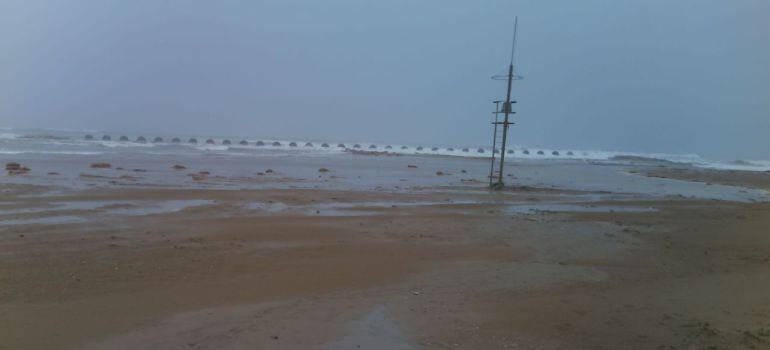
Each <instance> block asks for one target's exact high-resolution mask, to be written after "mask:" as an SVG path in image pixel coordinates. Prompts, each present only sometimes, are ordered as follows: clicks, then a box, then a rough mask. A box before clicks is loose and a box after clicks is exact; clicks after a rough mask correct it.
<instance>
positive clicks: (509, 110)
mask: <svg viewBox="0 0 770 350" xmlns="http://www.w3.org/2000/svg"><path fill="white" fill-rule="evenodd" d="M518 22H519V18H518V17H514V22H513V43H512V44H511V61H510V63H509V64H508V74H507V75H506V76H504V77H501V76H494V77H492V79H499V80H502V79H501V78H503V79H507V80H508V90H507V93H506V95H505V102H504V103H503V109H502V111H500V110H499V108H497V111H496V112H495V116H497V114H499V113H503V114H504V116H505V117H504V119H503V121H502V122H498V121H497V117H495V122H494V123H493V124H495V136H494V138H493V143H496V142H497V140H496V139H497V125H498V124H502V126H503V135H502V144H501V147H500V162H499V166H498V169H497V174H495V171H494V165H495V156H494V154H495V148H493V149H492V172H491V173H490V174H489V176H490V186H491V187H495V188H501V187H503V186H505V185H504V183H503V168H504V166H505V147H506V144H507V142H508V126H509V125H510V124H513V123H511V122H510V121H509V120H510V115H511V114H515V113H516V112H514V111H513V104H514V103H516V101H511V88H512V87H513V81H514V80H519V79H522V78H523V77H521V76H517V75H515V74H514V70H513V58H514V54H515V53H516V35H517V31H518V25H519V23H518ZM495 175H497V182H496V183H493V181H492V180H493V179H494V177H495Z"/></svg>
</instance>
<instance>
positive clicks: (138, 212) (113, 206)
mask: <svg viewBox="0 0 770 350" xmlns="http://www.w3.org/2000/svg"><path fill="white" fill-rule="evenodd" d="M214 203H215V202H214V201H213V200H208V199H190V200H171V201H160V202H145V201H70V202H57V203H55V206H53V207H35V208H22V209H18V210H12V211H4V212H3V214H5V213H8V214H11V215H12V214H29V213H32V214H34V213H45V212H51V213H52V214H54V215H48V216H40V217H34V218H21V219H7V220H6V219H3V218H2V216H0V226H14V225H32V224H38V225H55V224H67V223H78V222H86V221H89V220H98V219H100V218H101V217H100V216H96V217H94V216H90V215H92V214H93V213H88V215H83V216H78V215H55V213H56V212H59V211H66V210H97V211H98V213H97V215H99V214H103V215H111V216H143V215H153V214H163V213H173V212H178V211H181V210H184V209H186V208H192V207H199V206H204V205H211V204H214Z"/></svg>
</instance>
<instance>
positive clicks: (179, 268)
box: [0, 153, 770, 350]
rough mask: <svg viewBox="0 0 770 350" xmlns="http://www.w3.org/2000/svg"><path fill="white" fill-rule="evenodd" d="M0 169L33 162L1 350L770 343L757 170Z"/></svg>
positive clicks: (265, 163)
mask: <svg viewBox="0 0 770 350" xmlns="http://www.w3.org/2000/svg"><path fill="white" fill-rule="evenodd" d="M0 161H2V162H3V164H5V163H9V162H18V163H20V166H26V167H28V168H29V169H30V170H29V171H27V172H23V173H21V174H14V175H5V174H4V175H2V176H0V340H1V341H0V349H9V350H10V349H14V350H16V349H332V350H334V349H762V348H770V298H769V297H768V295H770V235H768V228H769V227H770V202H769V201H768V200H770V196H769V195H768V192H767V191H768V190H770V186H768V184H770V181H769V180H768V178H770V174H769V173H766V172H742V171H719V170H704V169H699V168H696V167H692V166H689V165H681V166H679V165H675V164H671V163H669V162H666V163H660V164H650V163H649V162H618V163H596V162H591V161H576V160H573V161H570V160H563V161H560V160H548V161H538V160H515V161H513V162H512V163H511V165H510V167H509V168H508V169H509V171H510V174H506V176H505V179H506V181H507V183H508V184H509V187H508V188H506V189H505V190H503V191H490V190H488V187H487V178H486V177H485V176H486V172H487V171H488V169H489V168H488V161H487V160H486V159H474V158H457V157H429V156H420V155H398V156H394V155H373V154H355V153H340V154H333V155H317V154H312V155H307V154H289V155H282V156H276V157H254V158H243V157H237V156H233V157H222V156H218V155H217V156H208V157H200V156H192V155H189V156H180V155H173V156H172V155H158V154H153V155H149V154H138V153H128V154H125V155H121V156H120V157H115V156H114V155H112V156H110V157H104V156H99V155H87V154H83V155H53V154H43V155H40V154H35V155H24V154H0ZM97 163H109V164H108V165H109V166H107V165H98V166H94V164H97ZM175 165H178V166H177V167H175Z"/></svg>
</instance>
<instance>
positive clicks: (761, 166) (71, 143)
mask: <svg viewBox="0 0 770 350" xmlns="http://www.w3.org/2000/svg"><path fill="white" fill-rule="evenodd" d="M351 153H353V154H362V155H363V154H390V155H410V156H422V157H431V156H434V157H456V158H474V159H489V158H490V157H492V156H493V155H494V156H499V152H498V151H497V150H493V149H492V148H491V147H488V146H481V145H452V146H447V145H441V146H438V145H430V144H397V143H376V142H365V141H351V140H326V141H318V140H286V139H271V138H261V139H258V138H228V137H221V136H211V135H209V136H207V135H149V134H136V133H120V132H98V131H78V130H46V129H10V128H0V155H5V156H13V155H21V156H33V155H49V156H50V155H62V156H91V157H95V156H98V157H100V158H111V157H123V156H130V155H134V156H136V155H146V156H153V155H155V156H180V157H189V156H225V157H246V158H248V157H253V158H262V159H264V158H269V157H296V156H302V157H313V156H318V157H325V156H330V155H335V154H351ZM505 157H506V159H509V160H512V161H516V160H524V161H526V160H543V161H549V160H554V161H591V162H600V163H608V164H625V163H628V162H634V161H637V162H638V161H644V160H648V161H659V162H668V163H679V164H687V165H692V166H695V167H700V168H710V169H724V170H743V171H770V160H734V161H716V160H709V159H706V158H703V157H701V156H699V155H695V154H664V153H639V152H625V151H611V150H578V149H554V148H539V147H526V146H521V145H513V146H511V147H510V148H509V149H507V150H506V155H505ZM4 158H8V157H4Z"/></svg>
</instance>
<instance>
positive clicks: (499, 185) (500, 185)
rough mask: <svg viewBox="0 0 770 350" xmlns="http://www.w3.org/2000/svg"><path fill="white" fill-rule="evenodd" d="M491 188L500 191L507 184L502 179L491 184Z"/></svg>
mask: <svg viewBox="0 0 770 350" xmlns="http://www.w3.org/2000/svg"><path fill="white" fill-rule="evenodd" d="M489 188H491V189H493V190H496V191H499V190H502V189H503V188H505V184H504V183H503V182H502V181H499V182H493V183H491V184H489Z"/></svg>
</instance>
